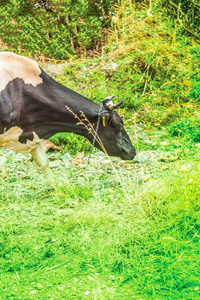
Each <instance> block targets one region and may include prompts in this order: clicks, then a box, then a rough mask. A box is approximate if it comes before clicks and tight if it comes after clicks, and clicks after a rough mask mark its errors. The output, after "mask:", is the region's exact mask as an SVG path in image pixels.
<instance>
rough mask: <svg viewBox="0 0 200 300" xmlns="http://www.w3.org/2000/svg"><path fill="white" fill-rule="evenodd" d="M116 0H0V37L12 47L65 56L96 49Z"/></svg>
mask: <svg viewBox="0 0 200 300" xmlns="http://www.w3.org/2000/svg"><path fill="white" fill-rule="evenodd" d="M116 2H117V0H112V1H108V0H104V1H100V0H86V1H83V0H79V1H72V0H61V1H57V0H49V1H47V0H43V1H41V0H16V1H11V2H8V1H7V2H5V1H3V0H0V13H1V21H0V29H1V39H2V40H3V42H5V43H6V44H7V45H8V47H11V48H14V49H15V51H16V50H17V48H18V50H20V49H25V50H26V51H28V52H29V53H30V54H32V55H33V54H39V53H42V54H43V55H45V56H46V57H53V58H56V59H67V58H69V57H70V56H72V55H74V54H75V53H77V52H78V51H80V50H88V49H98V48H99V46H100V45H101V44H102V42H103V39H104V37H105V30H104V29H105V28H107V27H109V26H110V23H111V18H112V13H113V6H114V4H115V3H116Z"/></svg>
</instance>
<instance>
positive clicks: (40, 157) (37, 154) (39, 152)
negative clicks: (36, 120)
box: [30, 142, 54, 183]
mask: <svg viewBox="0 0 200 300" xmlns="http://www.w3.org/2000/svg"><path fill="white" fill-rule="evenodd" d="M30 153H31V155H32V157H33V160H34V162H35V163H36V164H37V165H38V166H39V167H40V169H41V171H42V173H43V174H44V176H45V177H46V179H47V180H48V181H50V182H51V183H53V182H54V176H53V173H52V171H51V169H50V167H49V160H48V158H47V155H46V153H45V150H44V147H43V145H42V143H41V142H40V143H39V144H38V145H37V146H36V147H35V148H34V149H33V150H32V151H31V152H30Z"/></svg>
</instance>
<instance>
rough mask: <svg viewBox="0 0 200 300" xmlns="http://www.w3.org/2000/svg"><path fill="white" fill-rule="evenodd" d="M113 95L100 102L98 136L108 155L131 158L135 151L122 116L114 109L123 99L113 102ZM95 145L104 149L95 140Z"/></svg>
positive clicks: (124, 158) (125, 158)
mask: <svg viewBox="0 0 200 300" xmlns="http://www.w3.org/2000/svg"><path fill="white" fill-rule="evenodd" d="M113 97H114V96H111V97H107V98H105V99H104V101H103V102H102V108H101V113H100V118H101V120H100V124H99V129H98V136H99V138H100V140H101V142H102V143H103V145H104V147H105V150H106V152H107V154H108V155H109V156H116V157H120V158H121V159H123V160H131V159H133V158H134V156H135V154H136V151H135V148H134V147H133V145H132V143H131V141H130V138H129V136H128V134H127V133H126V131H125V129H124V127H123V121H122V118H121V117H120V116H119V115H118V113H117V112H116V111H115V110H116V109H117V108H118V107H119V106H120V105H121V104H122V102H123V101H121V102H119V103H117V104H113V102H112V98H113ZM95 147H97V148H98V149H100V150H103V151H104V149H102V147H101V145H99V143H98V142H97V141H96V142H95Z"/></svg>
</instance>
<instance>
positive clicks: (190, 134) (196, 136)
mask: <svg viewBox="0 0 200 300" xmlns="http://www.w3.org/2000/svg"><path fill="white" fill-rule="evenodd" d="M168 131H169V133H170V134H171V135H172V136H183V137H185V138H186V139H191V140H192V141H194V142H197V143H199V142H200V117H199V116H198V117H193V118H192V117H186V118H183V119H181V120H179V121H177V122H175V123H173V124H171V125H170V126H169V127H168Z"/></svg>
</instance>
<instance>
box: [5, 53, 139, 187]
mask: <svg viewBox="0 0 200 300" xmlns="http://www.w3.org/2000/svg"><path fill="white" fill-rule="evenodd" d="M112 98H113V96H111V97H107V98H106V99H104V100H103V102H102V103H101V104H97V103H95V102H93V101H91V100H89V99H88V98H86V97H84V96H82V95H80V94H78V93H76V92H75V91H73V90H71V89H69V88H67V87H65V86H64V85H62V84H60V83H59V82H57V81H55V80H54V79H53V78H51V77H50V76H48V75H47V74H46V73H45V72H44V71H43V70H42V69H41V68H40V67H39V66H38V64H37V63H36V62H35V61H33V60H31V59H29V58H27V57H24V56H20V55H17V54H14V53H12V52H6V51H4V52H1V53H0V147H4V148H8V149H12V150H13V151H15V152H17V153H18V152H20V153H30V154H31V156H32V158H33V160H34V161H35V163H36V164H37V165H38V166H39V167H40V169H41V171H42V172H43V174H44V176H45V177H46V178H47V180H49V181H54V176H53V173H52V172H51V170H50V168H49V162H48V158H47V156H46V153H45V150H44V148H43V146H42V139H48V138H50V137H51V136H53V135H54V134H56V133H58V132H73V133H75V134H78V135H81V136H84V137H86V138H87V139H88V140H89V141H90V142H91V143H92V144H93V145H94V146H95V147H96V148H98V149H99V150H101V151H103V152H106V153H107V154H108V155H109V156H115V157H120V158H121V159H123V160H132V159H133V158H134V156H135V154H136V151H135V148H134V147H133V145H132V143H131V141H130V138H129V136H128V134H127V133H126V131H125V129H124V127H123V121H122V119H121V117H120V116H119V115H118V113H117V112H116V109H117V108H118V107H119V106H120V105H121V103H122V101H121V102H119V103H118V104H113V102H112ZM89 124H90V125H89ZM92 128H94V129H96V131H98V132H97V133H95V134H94V131H95V130H92Z"/></svg>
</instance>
